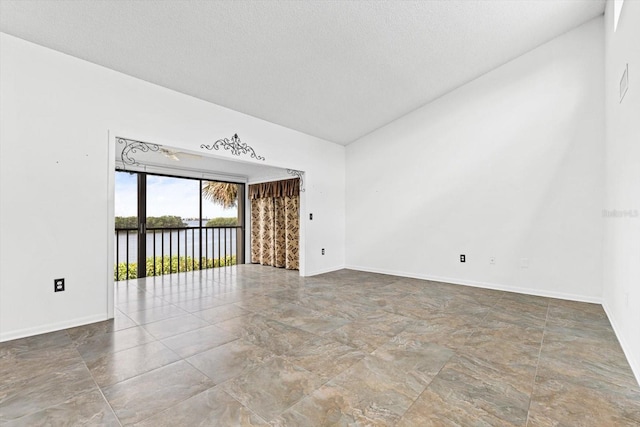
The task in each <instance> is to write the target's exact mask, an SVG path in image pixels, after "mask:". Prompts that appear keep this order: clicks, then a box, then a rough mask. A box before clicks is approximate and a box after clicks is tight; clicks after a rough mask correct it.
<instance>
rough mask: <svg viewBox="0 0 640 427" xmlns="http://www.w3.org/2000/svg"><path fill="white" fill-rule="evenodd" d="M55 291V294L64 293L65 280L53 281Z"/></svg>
mask: <svg viewBox="0 0 640 427" xmlns="http://www.w3.org/2000/svg"><path fill="white" fill-rule="evenodd" d="M53 291H54V292H62V291H64V279H54V280H53Z"/></svg>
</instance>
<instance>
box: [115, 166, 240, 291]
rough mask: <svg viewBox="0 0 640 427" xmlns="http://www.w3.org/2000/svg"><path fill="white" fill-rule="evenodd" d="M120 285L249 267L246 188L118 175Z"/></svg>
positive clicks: (154, 176) (125, 173)
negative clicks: (246, 258) (239, 265)
mask: <svg viewBox="0 0 640 427" xmlns="http://www.w3.org/2000/svg"><path fill="white" fill-rule="evenodd" d="M115 214H116V219H115V224H116V230H115V238H116V244H115V252H116V253H115V260H116V265H115V269H114V276H115V279H116V280H127V279H134V278H140V277H146V276H158V275H162V274H170V273H179V272H184V271H192V270H201V269H205V268H216V267H224V266H230V265H235V264H237V263H244V244H243V243H244V184H237V183H226V182H216V181H207V180H202V179H193V178H183V177H176V176H167V175H158V174H148V173H143V172H128V171H117V172H116V194H115Z"/></svg>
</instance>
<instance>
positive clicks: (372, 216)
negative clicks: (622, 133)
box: [346, 18, 604, 301]
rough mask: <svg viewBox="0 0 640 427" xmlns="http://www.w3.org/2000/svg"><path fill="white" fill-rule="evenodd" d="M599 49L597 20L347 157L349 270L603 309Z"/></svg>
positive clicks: (360, 144) (368, 139)
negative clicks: (580, 302)
mask: <svg viewBox="0 0 640 427" xmlns="http://www.w3.org/2000/svg"><path fill="white" fill-rule="evenodd" d="M603 51H604V43H603V22H602V18H597V19H595V20H592V21H590V22H588V23H586V24H584V25H582V26H581V27H579V28H576V29H574V30H573V31H570V32H568V33H566V34H564V35H562V36H560V37H558V38H556V39H554V40H552V41H550V42H549V43H547V44H545V45H542V46H540V47H538V48H537V49H535V50H533V51H531V52H529V53H527V54H525V55H523V56H521V57H519V58H517V59H516V60H514V61H512V62H509V63H507V64H505V65H503V66H501V67H499V68H497V69H496V70H493V71H491V72H489V73H488V74H485V75H484V76H482V77H480V78H478V79H476V80H474V81H473V82H470V83H468V84H466V85H464V86H462V87H460V88H458V89H457V90H455V91H453V92H452V93H449V94H447V95H445V96H443V97H442V98H439V99H437V100H436V101H434V102H432V103H430V104H428V105H426V106H424V107H422V108H420V109H419V110H417V111H415V112H413V113H411V114H409V115H407V116H405V117H403V118H401V119H399V120H397V121H395V122H393V123H391V124H389V125H387V126H385V127H384V128H381V129H379V130H377V131H375V132H373V133H372V134H370V135H368V136H365V137H363V138H362V139H360V140H359V141H357V142H355V143H353V144H350V145H349V146H347V227H346V229H347V244H346V246H347V267H350V268H356V269H362V270H369V271H378V272H384V273H392V274H398V275H402V276H410V277H418V278H427V279H434V280H443V281H447V282H452V283H461V284H469V285H476V286H484V287H490V288H497V289H507V290H513V291H517V292H524V293H531V294H538V295H547V296H556V297H561V298H570V299H577V300H585V301H600V300H601V296H602V286H601V277H602V251H601V248H602V234H603V226H602V220H601V208H602V197H603V184H602V182H603V160H602V156H603V150H604V148H603V139H604V119H603V115H604V94H603V80H604V67H603V57H604V56H603V55H604V53H603ZM460 254H465V255H466V256H467V262H466V263H464V264H463V263H460V262H459V255H460ZM490 257H495V259H496V262H495V265H490V263H489V258H490ZM522 258H526V259H528V263H529V266H528V268H521V266H520V262H521V259H522Z"/></svg>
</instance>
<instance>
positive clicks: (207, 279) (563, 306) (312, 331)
mask: <svg viewBox="0 0 640 427" xmlns="http://www.w3.org/2000/svg"><path fill="white" fill-rule="evenodd" d="M115 298H116V304H117V308H118V309H117V310H116V318H115V320H111V321H105V322H100V323H95V324H92V325H87V326H82V327H78V328H73V329H68V330H65V331H59V332H53V333H50V334H45V335H40V336H36V337H31V338H25V339H21V340H15V341H10V342H5V343H0V424H2V425H6V426H7V427H8V426H40V425H42V426H45V425H46V426H49V425H113V426H119V425H140V426H154V427H155V426H192V425H207V426H259V425H275V426H321V425H338V426H347V425H349V426H351V425H354V426H358V425H361V426H369V425H371V426H377V425H380V426H389V425H398V426H429V425H438V426H440V425H443V426H445V425H450V426H531V427H534V426H536V427H537V426H638V425H640V389H639V387H638V384H637V383H636V381H635V379H634V377H633V375H632V372H631V370H630V368H629V365H628V363H627V361H626V359H625V357H624V355H623V353H622V350H621V349H620V346H619V344H618V341H617V340H616V337H615V335H614V333H613V331H612V329H611V326H610V324H609V322H608V320H607V317H606V315H605V313H604V311H603V310H602V308H601V307H600V306H599V305H594V304H584V303H576V302H568V301H561V300H555V299H549V298H540V297H533V296H526V295H519V294H513V293H507V292H498V291H491V290H483V289H477V288H470V287H463V286H455V285H448V284H443V283H435V282H429V281H421V280H413V279H404V278H399V277H393V276H385V275H379V274H370V273H362V272H356V271H349V270H341V271H337V272H334V273H329V274H324V275H321V276H316V277H312V278H300V277H298V274H297V272H292V271H284V270H280V269H274V268H269V267H261V266H251V265H246V266H238V267H232V268H225V269H216V270H208V271H203V272H196V273H186V274H177V275H171V276H165V277H159V278H148V279H141V280H134V281H130V282H121V283H118V284H117V291H116V296H115Z"/></svg>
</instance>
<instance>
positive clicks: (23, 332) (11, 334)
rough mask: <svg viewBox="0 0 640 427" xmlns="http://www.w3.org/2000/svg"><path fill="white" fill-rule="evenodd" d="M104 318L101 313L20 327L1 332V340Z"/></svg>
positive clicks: (51, 330)
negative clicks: (15, 329) (30, 326)
mask: <svg viewBox="0 0 640 427" xmlns="http://www.w3.org/2000/svg"><path fill="white" fill-rule="evenodd" d="M104 320H107V316H106V314H100V315H93V316H87V317H81V318H79V319H72V320H65V321H64V322H58V323H53V324H46V325H42V326H36V327H33V328H26V329H19V330H17V331H11V332H5V333H3V334H0V342H4V341H11V340H15V339H19V338H26V337H31V336H34V335H40V334H46V333H48V332H55V331H62V330H65V329H69V328H75V327H77V326H83V325H88V324H90V323H95V322H102V321H104Z"/></svg>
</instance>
